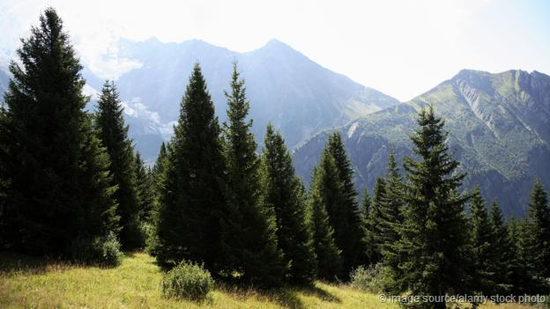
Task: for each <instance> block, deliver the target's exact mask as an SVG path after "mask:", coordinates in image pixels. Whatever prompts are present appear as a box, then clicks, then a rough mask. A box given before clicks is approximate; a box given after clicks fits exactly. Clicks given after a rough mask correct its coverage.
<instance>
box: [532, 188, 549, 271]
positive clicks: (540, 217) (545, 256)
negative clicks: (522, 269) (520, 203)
mask: <svg viewBox="0 0 550 309" xmlns="http://www.w3.org/2000/svg"><path fill="white" fill-rule="evenodd" d="M530 198H531V199H530V202H529V226H530V232H531V235H532V245H531V254H533V262H534V267H535V269H536V270H537V271H538V275H539V276H541V277H544V278H550V206H549V205H548V198H547V196H546V192H545V191H544V188H543V186H542V182H541V181H540V179H537V180H536V181H535V184H534V185H533V189H532V191H531V195H530Z"/></svg>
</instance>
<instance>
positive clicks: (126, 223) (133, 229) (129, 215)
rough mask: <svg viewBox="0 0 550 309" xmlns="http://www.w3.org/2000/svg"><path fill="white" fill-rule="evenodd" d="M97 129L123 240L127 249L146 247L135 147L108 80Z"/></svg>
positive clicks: (100, 101)
mask: <svg viewBox="0 0 550 309" xmlns="http://www.w3.org/2000/svg"><path fill="white" fill-rule="evenodd" d="M97 108H98V110H97V117H96V121H95V125H96V129H97V131H98V132H99V136H100V139H101V142H102V144H103V146H104V147H105V148H106V149H107V153H108V154H109V158H110V160H111V166H110V171H111V175H112V177H113V179H112V185H113V186H117V187H118V190H117V191H116V193H115V199H116V201H117V202H118V208H117V214H118V215H119V216H120V225H121V228H122V229H121V231H120V241H121V243H122V246H123V247H124V248H126V249H134V248H139V247H141V246H143V235H142V233H141V229H140V222H139V210H140V209H139V206H140V205H139V203H140V202H139V200H138V192H137V181H136V174H135V169H136V167H135V159H134V147H133V146H132V141H131V140H130V139H129V138H128V128H129V127H128V126H127V125H126V124H125V123H124V115H123V111H124V109H123V107H122V105H121V101H120V99H119V97H118V92H117V89H116V86H115V83H114V82H112V81H105V83H104V84H103V89H102V90H101V96H100V97H99V101H98V103H97Z"/></svg>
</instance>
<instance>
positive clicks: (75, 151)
mask: <svg viewBox="0 0 550 309" xmlns="http://www.w3.org/2000/svg"><path fill="white" fill-rule="evenodd" d="M17 55H18V57H19V59H20V62H12V63H11V65H10V71H11V73H12V74H13V78H12V80H11V81H10V86H9V89H8V91H7V93H6V95H5V104H6V105H5V107H6V108H5V109H3V110H2V113H1V117H0V121H1V123H0V130H1V132H0V136H1V138H0V148H1V157H0V161H1V164H0V166H1V169H0V170H1V172H2V173H3V175H2V177H1V179H3V180H4V181H8V182H7V183H5V185H6V186H5V188H4V189H5V190H4V192H3V193H4V196H3V200H2V203H1V204H2V205H3V207H5V208H4V209H3V210H2V212H3V213H2V217H4V218H6V220H5V221H4V222H2V224H3V225H5V226H6V230H8V231H9V233H8V234H7V235H5V237H6V239H7V240H8V241H6V242H5V243H4V245H5V246H9V247H10V248H13V249H16V250H20V251H22V252H25V253H29V254H41V255H60V254H66V256H70V254H71V252H70V245H71V244H72V243H73V242H74V241H75V240H76V239H86V240H93V239H104V237H106V236H107V235H108V234H109V233H110V232H112V231H115V230H116V226H117V221H118V217H117V216H116V214H115V211H116V206H117V205H116V203H115V202H114V200H113V198H112V195H113V193H114V191H115V190H116V188H115V187H112V186H111V185H110V181H111V179H110V177H109V174H108V167H109V158H108V155H107V154H106V153H105V152H104V150H103V149H102V148H101V147H100V142H99V140H98V138H97V136H96V134H95V132H94V131H93V129H92V126H91V119H90V118H91V117H90V116H89V115H87V114H86V113H85V112H84V110H83V109H84V107H85V105H86V102H87V101H88V98H87V97H86V96H84V95H83V93H82V89H83V87H84V84H85V82H84V80H83V79H82V76H81V75H80V70H81V69H82V66H81V65H80V64H79V61H78V59H77V58H76V56H75V52H74V50H73V48H72V46H71V44H70V42H69V38H68V36H67V34H66V33H65V32H63V30H62V21H61V19H60V18H59V16H58V15H57V13H56V12H55V10H54V9H51V8H48V9H46V10H45V12H44V14H43V15H42V16H41V17H40V25H39V26H38V27H33V28H32V29H31V35H30V37H29V38H28V39H23V40H22V47H21V48H20V49H19V50H18V51H17ZM4 181H3V182H4ZM3 236H4V235H3Z"/></svg>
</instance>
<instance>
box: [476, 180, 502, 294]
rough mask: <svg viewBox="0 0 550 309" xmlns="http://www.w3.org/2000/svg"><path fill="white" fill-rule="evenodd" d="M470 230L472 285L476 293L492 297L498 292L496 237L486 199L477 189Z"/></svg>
mask: <svg viewBox="0 0 550 309" xmlns="http://www.w3.org/2000/svg"><path fill="white" fill-rule="evenodd" d="M470 212H471V215H472V218H471V220H470V229H471V237H472V263H473V265H472V266H473V274H472V284H473V289H474V291H476V292H478V293H481V294H484V295H492V294H494V293H495V292H496V283H495V282H494V281H493V280H492V279H493V276H494V273H493V271H494V270H493V269H491V268H492V267H491V266H492V265H491V262H492V256H493V254H494V252H493V250H494V245H495V244H494V240H495V235H494V231H493V226H492V224H491V220H490V218H489V214H488V213H487V206H486V205H485V199H483V197H482V196H481V192H480V191H479V188H478V187H476V188H475V189H474V191H473V195H472V198H471V199H470Z"/></svg>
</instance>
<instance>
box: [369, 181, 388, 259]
mask: <svg viewBox="0 0 550 309" xmlns="http://www.w3.org/2000/svg"><path fill="white" fill-rule="evenodd" d="M373 193H374V194H373V199H372V209H371V211H370V213H369V218H368V221H369V224H368V226H369V231H370V235H371V248H372V249H371V256H370V261H371V263H373V264H376V263H379V262H381V261H382V246H383V245H384V236H383V235H384V234H383V227H382V225H383V223H382V221H383V216H384V214H383V213H382V209H383V208H384V205H383V204H384V202H385V201H386V180H385V179H384V178H381V177H379V178H377V179H376V183H375V184H374V192H373Z"/></svg>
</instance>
